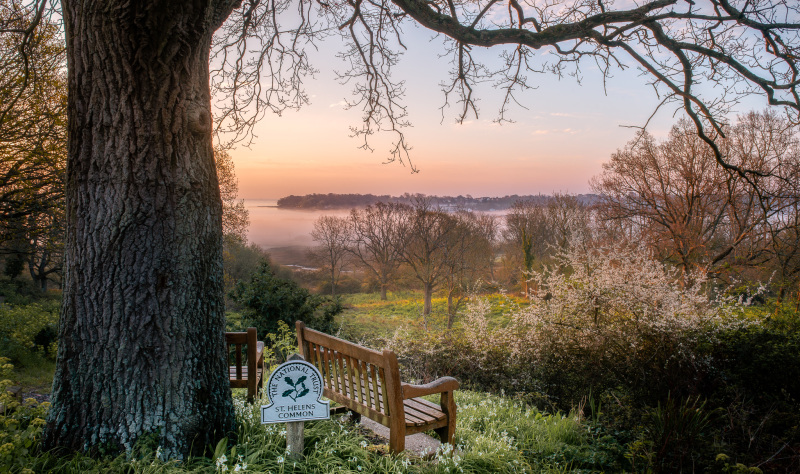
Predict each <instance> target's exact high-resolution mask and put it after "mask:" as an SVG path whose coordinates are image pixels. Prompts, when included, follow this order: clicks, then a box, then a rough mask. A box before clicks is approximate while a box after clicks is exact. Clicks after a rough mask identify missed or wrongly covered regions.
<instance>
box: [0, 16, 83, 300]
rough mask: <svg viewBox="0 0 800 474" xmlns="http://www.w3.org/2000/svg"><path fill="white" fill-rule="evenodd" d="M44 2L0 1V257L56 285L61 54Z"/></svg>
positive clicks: (62, 149) (62, 142)
mask: <svg viewBox="0 0 800 474" xmlns="http://www.w3.org/2000/svg"><path fill="white" fill-rule="evenodd" d="M45 6H46V4H45V3H44V2H38V3H37V4H36V5H33V6H32V7H31V8H26V6H24V5H23V4H22V2H19V1H16V0H14V1H12V0H5V1H0V254H3V255H5V256H6V266H7V268H6V270H7V273H8V274H9V275H10V276H16V274H18V272H20V271H21V270H22V265H21V263H22V262H26V263H27V266H28V270H29V272H30V274H31V277H32V278H33V280H34V281H35V282H36V283H37V284H38V285H39V287H40V288H42V289H46V288H47V282H48V280H54V281H57V282H58V281H59V275H60V273H61V268H62V265H61V264H62V261H61V260H62V259H61V256H62V253H63V252H62V251H61V247H62V246H63V242H64V237H63V230H64V225H63V224H64V210H63V208H64V179H65V166H66V104H67V94H66V90H65V89H66V77H65V74H64V68H65V67H66V64H65V62H64V61H65V54H64V45H63V43H62V41H61V35H60V31H59V25H58V23H57V22H55V21H53V20H51V19H50V18H49V15H45Z"/></svg>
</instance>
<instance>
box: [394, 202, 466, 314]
mask: <svg viewBox="0 0 800 474" xmlns="http://www.w3.org/2000/svg"><path fill="white" fill-rule="evenodd" d="M407 212H408V213H409V217H408V220H407V225H406V226H404V227H403V230H402V232H403V234H402V235H403V240H404V241H405V245H404V246H403V261H404V262H405V263H406V264H407V265H408V266H409V267H410V268H411V271H412V273H413V274H414V277H415V278H416V279H417V280H419V282H420V283H421V284H422V292H423V298H424V303H423V310H422V313H423V316H424V317H425V323H426V326H427V318H428V316H429V315H430V314H431V304H432V299H433V292H434V291H435V290H436V289H437V288H438V287H439V285H440V284H441V283H442V281H443V280H444V278H445V277H446V275H447V271H448V262H449V258H448V255H447V253H448V251H449V250H450V249H449V247H448V244H449V243H450V240H451V239H452V238H453V234H454V233H455V232H456V227H457V220H456V219H455V218H454V217H453V216H451V215H449V214H448V213H447V212H445V211H442V210H440V209H436V208H434V207H433V206H432V205H431V203H430V201H429V200H428V199H425V198H424V197H418V198H416V199H415V200H414V204H413V205H412V206H411V207H410V208H408V210H407Z"/></svg>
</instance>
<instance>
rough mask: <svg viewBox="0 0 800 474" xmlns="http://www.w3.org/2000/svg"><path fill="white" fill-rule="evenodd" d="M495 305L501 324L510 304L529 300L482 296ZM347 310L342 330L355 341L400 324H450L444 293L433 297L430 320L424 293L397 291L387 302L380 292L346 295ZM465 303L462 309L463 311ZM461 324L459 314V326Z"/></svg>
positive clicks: (380, 334)
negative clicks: (382, 298) (425, 313)
mask: <svg viewBox="0 0 800 474" xmlns="http://www.w3.org/2000/svg"><path fill="white" fill-rule="evenodd" d="M481 297H482V298H485V299H487V300H488V301H489V302H490V304H491V307H492V312H491V313H490V317H492V318H495V321H496V322H497V323H498V324H503V323H505V322H506V321H505V320H506V316H504V313H505V312H506V311H507V310H508V308H509V307H510V306H513V305H517V306H524V305H526V304H528V302H527V300H525V299H523V298H518V297H511V296H508V295H502V294H499V293H495V294H491V295H482V296H481ZM342 302H343V304H344V307H345V310H344V311H343V312H342V313H341V314H340V315H338V316H337V322H338V323H340V324H341V326H342V333H343V334H344V335H346V336H347V337H349V338H352V339H353V340H358V341H363V340H367V341H368V340H373V339H375V338H383V337H387V336H390V335H391V334H393V333H394V332H395V330H397V329H398V328H400V327H403V326H410V327H413V328H422V327H423V326H424V325H425V324H426V323H427V325H428V328H429V329H444V328H445V327H447V316H448V315H447V298H446V297H445V296H443V295H440V296H437V297H434V298H433V300H432V310H431V314H430V315H429V316H428V318H427V321H426V319H425V318H423V315H422V308H423V300H422V292H420V291H396V292H389V293H388V294H387V299H386V301H381V299H380V294H379V293H359V294H351V295H344V296H343V297H342ZM463 308H464V305H462V307H461V310H463ZM458 325H460V319H459V316H458V315H457V316H456V319H455V326H456V327H457V326H458Z"/></svg>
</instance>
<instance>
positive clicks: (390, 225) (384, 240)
mask: <svg viewBox="0 0 800 474" xmlns="http://www.w3.org/2000/svg"><path fill="white" fill-rule="evenodd" d="M408 215H409V213H408V212H407V211H406V206H405V205H402V204H397V203H383V202H379V203H377V204H375V205H374V206H367V207H366V208H365V209H362V210H358V209H353V210H352V211H351V212H350V229H351V232H352V235H351V241H350V245H349V246H348V250H349V251H350V253H351V254H352V255H353V256H354V258H355V259H356V261H357V262H358V264H359V265H360V266H361V267H362V268H364V269H366V270H367V271H368V272H370V273H371V274H372V275H373V276H374V277H375V278H376V280H377V281H378V285H379V286H380V289H381V300H383V301H386V292H387V290H388V289H389V286H390V285H391V283H392V278H393V277H394V275H395V274H396V272H397V269H398V268H399V267H400V265H401V263H402V256H403V246H404V244H405V243H404V241H403V238H402V236H403V234H402V232H401V231H402V229H403V228H405V226H406V222H405V219H407V218H408Z"/></svg>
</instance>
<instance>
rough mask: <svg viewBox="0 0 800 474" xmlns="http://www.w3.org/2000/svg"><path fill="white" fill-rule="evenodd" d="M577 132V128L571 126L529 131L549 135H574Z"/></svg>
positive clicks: (532, 133) (533, 133) (534, 133)
mask: <svg viewBox="0 0 800 474" xmlns="http://www.w3.org/2000/svg"><path fill="white" fill-rule="evenodd" d="M578 133H579V131H578V130H573V129H571V128H562V129H560V130H558V129H553V128H549V129H538V130H533V131H532V132H531V135H551V134H553V135H576V134H578Z"/></svg>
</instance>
